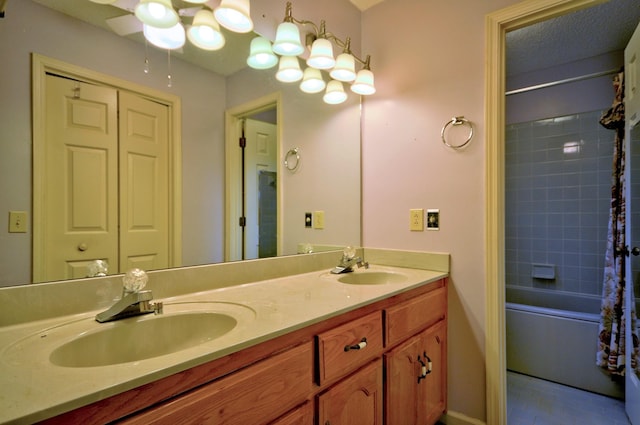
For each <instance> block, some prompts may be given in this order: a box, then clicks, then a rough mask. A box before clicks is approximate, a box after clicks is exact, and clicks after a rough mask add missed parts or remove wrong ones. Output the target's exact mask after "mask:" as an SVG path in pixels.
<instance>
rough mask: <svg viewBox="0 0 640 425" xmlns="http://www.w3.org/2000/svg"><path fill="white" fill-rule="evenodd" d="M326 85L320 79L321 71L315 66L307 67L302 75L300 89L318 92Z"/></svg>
mask: <svg viewBox="0 0 640 425" xmlns="http://www.w3.org/2000/svg"><path fill="white" fill-rule="evenodd" d="M326 86H327V83H325V82H324V80H323V79H322V73H321V72H320V70H319V69H316V68H311V67H309V68H307V69H305V70H304V74H303V75H302V82H301V83H300V90H302V91H303V92H305V93H319V92H321V91H322V90H324V88H325V87H326Z"/></svg>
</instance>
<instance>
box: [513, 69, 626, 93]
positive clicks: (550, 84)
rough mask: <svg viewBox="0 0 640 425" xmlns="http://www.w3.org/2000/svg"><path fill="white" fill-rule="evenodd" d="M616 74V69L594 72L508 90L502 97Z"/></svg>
mask: <svg viewBox="0 0 640 425" xmlns="http://www.w3.org/2000/svg"><path fill="white" fill-rule="evenodd" d="M618 72H619V70H618V69H610V70H608V71H601V72H594V73H593V74H586V75H581V76H579V77H571V78H565V79H563V80H557V81H551V82H548V83H542V84H536V85H533V86H529V87H523V88H520V89H514V90H509V91H507V92H505V93H504V95H505V96H511V95H513V94H519V93H526V92H529V91H533V90H539V89H545V88H547V87H553V86H559V85H561V84H567V83H575V82H577V81H583V80H589V79H591V78H598V77H604V76H606V75H612V74H616V73H618Z"/></svg>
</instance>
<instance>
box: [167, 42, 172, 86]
mask: <svg viewBox="0 0 640 425" xmlns="http://www.w3.org/2000/svg"><path fill="white" fill-rule="evenodd" d="M172 86H173V81H172V80H171V50H169V49H167V87H169V88H171V87H172Z"/></svg>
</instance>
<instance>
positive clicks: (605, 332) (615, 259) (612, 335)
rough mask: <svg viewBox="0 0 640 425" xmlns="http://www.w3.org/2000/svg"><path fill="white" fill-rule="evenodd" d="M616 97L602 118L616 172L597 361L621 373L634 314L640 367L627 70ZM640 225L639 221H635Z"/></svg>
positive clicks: (617, 78) (616, 87)
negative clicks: (632, 286) (632, 284)
mask: <svg viewBox="0 0 640 425" xmlns="http://www.w3.org/2000/svg"><path fill="white" fill-rule="evenodd" d="M613 86H614V90H615V99H614V101H613V105H612V107H611V108H610V109H609V110H608V111H606V112H605V113H604V114H603V115H602V118H601V119H600V124H602V125H603V126H604V127H605V128H608V129H611V130H614V131H615V138H614V148H613V171H612V176H611V207H610V210H609V228H608V233H607V249H606V253H605V269H604V281H603V287H602V305H601V312H600V327H599V336H598V353H597V359H596V363H597V364H598V366H600V367H602V368H604V369H606V370H608V371H609V373H610V374H612V375H618V376H622V375H624V371H625V348H626V345H625V315H626V314H631V315H632V323H633V326H632V329H633V334H632V336H633V354H634V355H633V356H632V360H631V363H632V364H631V366H632V368H633V369H636V368H637V367H638V362H637V360H638V359H637V357H638V335H637V334H636V332H635V330H636V326H635V311H633V310H634V309H632V311H630V312H626V311H625V306H624V303H625V262H626V242H625V219H626V216H625V204H626V199H625V184H626V182H625V178H624V167H625V149H624V131H625V129H624V126H625V120H624V102H623V98H624V73H623V72H620V73H618V74H617V75H616V76H615V77H614V79H613ZM636 225H640V223H636Z"/></svg>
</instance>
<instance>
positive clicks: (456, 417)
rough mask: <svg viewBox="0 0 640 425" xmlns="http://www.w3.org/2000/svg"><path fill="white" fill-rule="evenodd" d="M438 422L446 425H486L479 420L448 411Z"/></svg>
mask: <svg viewBox="0 0 640 425" xmlns="http://www.w3.org/2000/svg"><path fill="white" fill-rule="evenodd" d="M440 422H443V423H445V424H446V425H487V424H486V423H485V422H483V421H481V420H480V419H475V418H470V417H469V416H467V415H464V414H462V413H459V412H452V411H451V410H449V411H448V412H447V413H445V415H444V416H443V417H442V418H440Z"/></svg>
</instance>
